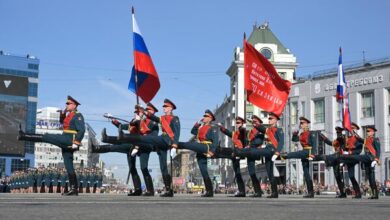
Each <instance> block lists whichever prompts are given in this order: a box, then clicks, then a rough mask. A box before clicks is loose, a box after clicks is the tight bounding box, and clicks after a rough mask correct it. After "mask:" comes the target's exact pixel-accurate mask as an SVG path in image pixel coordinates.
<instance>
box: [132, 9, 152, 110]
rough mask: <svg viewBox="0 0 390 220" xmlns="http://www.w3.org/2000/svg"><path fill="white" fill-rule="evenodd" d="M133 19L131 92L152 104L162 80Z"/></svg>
mask: <svg viewBox="0 0 390 220" xmlns="http://www.w3.org/2000/svg"><path fill="white" fill-rule="evenodd" d="M132 12H133V13H132V17H133V42H134V66H133V69H132V71H131V78H130V82H129V87H128V88H129V90H130V91H132V92H134V93H135V94H137V95H138V96H139V97H141V99H142V100H143V101H144V102H145V103H146V102H150V101H151V100H152V99H153V97H154V96H155V95H156V94H157V92H158V90H159V89H160V80H159V78H158V74H157V71H156V69H155V68H154V65H153V61H152V58H151V57H150V54H149V51H148V48H147V47H146V44H145V41H144V39H143V37H142V34H141V31H140V30H139V28H138V25H137V21H136V20H135V16H134V9H133V11H132ZM136 82H137V83H136Z"/></svg>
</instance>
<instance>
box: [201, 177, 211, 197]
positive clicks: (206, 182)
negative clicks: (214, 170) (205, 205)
mask: <svg viewBox="0 0 390 220" xmlns="http://www.w3.org/2000/svg"><path fill="white" fill-rule="evenodd" d="M203 181H204V185H205V187H206V192H205V193H204V194H202V195H201V197H213V196H214V191H213V183H212V182H211V179H210V177H206V178H204V179H203Z"/></svg>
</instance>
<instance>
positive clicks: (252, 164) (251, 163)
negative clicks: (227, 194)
mask: <svg viewBox="0 0 390 220" xmlns="http://www.w3.org/2000/svg"><path fill="white" fill-rule="evenodd" d="M247 164H248V173H249V176H250V178H251V180H252V185H253V189H254V191H255V193H254V194H253V195H252V197H261V195H262V194H263V192H262V191H261V187H260V182H259V179H258V178H257V176H256V160H253V159H251V158H247Z"/></svg>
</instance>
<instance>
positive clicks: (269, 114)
mask: <svg viewBox="0 0 390 220" xmlns="http://www.w3.org/2000/svg"><path fill="white" fill-rule="evenodd" d="M268 116H272V117H275V118H276V119H278V120H280V117H279V115H277V114H275V113H273V112H270V113H268Z"/></svg>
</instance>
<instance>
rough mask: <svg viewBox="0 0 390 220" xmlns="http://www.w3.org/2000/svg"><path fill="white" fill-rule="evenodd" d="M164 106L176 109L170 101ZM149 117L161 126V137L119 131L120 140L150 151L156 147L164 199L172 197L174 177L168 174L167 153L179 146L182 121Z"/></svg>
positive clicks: (176, 118)
mask: <svg viewBox="0 0 390 220" xmlns="http://www.w3.org/2000/svg"><path fill="white" fill-rule="evenodd" d="M164 105H169V106H171V107H172V108H173V109H176V106H175V105H174V104H173V102H171V101H170V100H168V99H165V100H164ZM147 117H148V118H149V119H150V120H152V121H155V122H157V123H158V124H161V128H162V134H161V135H159V136H152V135H147V136H143V135H140V134H126V135H125V134H124V133H123V131H122V130H119V136H118V140H120V141H126V142H128V143H130V144H133V145H135V146H138V147H139V148H140V149H143V148H146V149H150V146H153V147H155V149H156V150H157V152H158V154H159V161H160V170H161V174H162V176H163V180H164V185H165V188H166V192H165V193H164V194H162V195H161V196H163V197H172V196H173V189H172V186H171V185H172V177H171V175H169V173H168V166H167V151H168V150H169V149H170V148H171V146H172V145H178V142H179V137H180V120H179V117H177V116H175V115H163V116H161V117H157V116H155V115H147Z"/></svg>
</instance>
